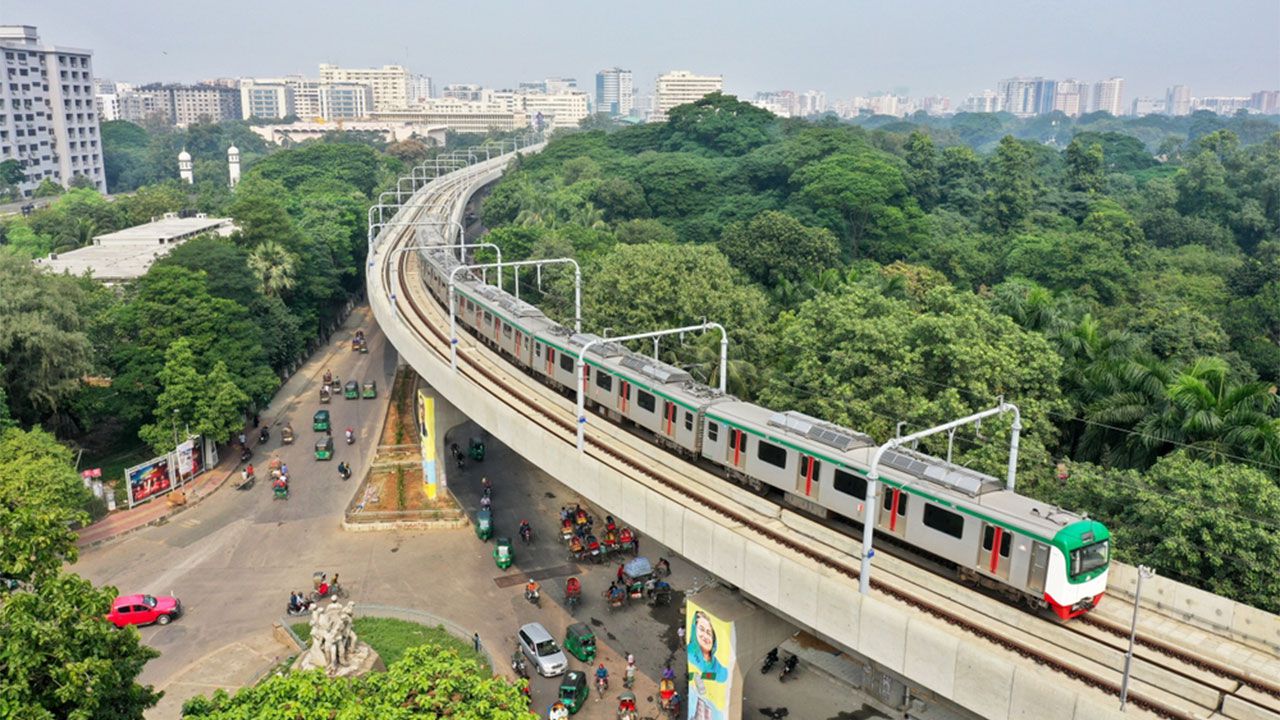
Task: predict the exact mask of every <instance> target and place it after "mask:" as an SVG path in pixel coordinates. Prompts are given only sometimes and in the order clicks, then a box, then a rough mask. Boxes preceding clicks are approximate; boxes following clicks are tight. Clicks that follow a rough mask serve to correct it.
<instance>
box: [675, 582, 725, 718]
mask: <svg viewBox="0 0 1280 720" xmlns="http://www.w3.org/2000/svg"><path fill="white" fill-rule="evenodd" d="M685 637H686V638H688V640H689V645H688V647H687V648H686V651H687V655H688V671H689V702H688V704H687V707H688V708H689V710H688V716H687V717H688V720H726V719H727V714H726V710H727V708H728V706H729V695H730V692H731V691H732V689H733V663H734V658H735V653H734V644H735V643H736V638H735V637H734V627H733V623H731V622H725V621H724V620H721V619H719V618H717V617H715V616H714V615H712V614H711V613H709V612H707V611H706V610H704V609H702V608H701V607H700V606H699V605H698V604H697V603H696V602H695V601H694V600H692V599H690V600H687V601H686V610H685Z"/></svg>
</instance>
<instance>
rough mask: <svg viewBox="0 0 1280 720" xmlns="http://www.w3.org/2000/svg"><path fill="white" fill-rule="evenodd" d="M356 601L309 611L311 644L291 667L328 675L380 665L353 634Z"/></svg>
mask: <svg viewBox="0 0 1280 720" xmlns="http://www.w3.org/2000/svg"><path fill="white" fill-rule="evenodd" d="M355 609H356V604H355V602H354V601H352V602H348V603H347V604H346V605H343V604H342V603H336V602H335V603H331V604H329V605H325V606H323V607H318V608H316V609H315V610H313V611H312V612H311V646H310V647H309V648H307V649H306V650H305V651H303V653H302V654H301V655H300V656H298V659H297V660H296V661H295V662H294V664H293V667H294V669H295V670H310V669H312V668H324V670H325V672H326V673H328V675H329V677H347V676H352V675H361V674H364V673H366V672H368V671H369V670H371V669H373V668H374V667H375V666H376V665H380V664H381V661H380V659H379V658H378V654H377V653H375V652H374V651H373V648H371V647H369V646H368V644H366V643H363V642H361V641H360V639H359V638H358V637H356V632H355V629H354V627H353V624H352V623H353V620H354V615H355Z"/></svg>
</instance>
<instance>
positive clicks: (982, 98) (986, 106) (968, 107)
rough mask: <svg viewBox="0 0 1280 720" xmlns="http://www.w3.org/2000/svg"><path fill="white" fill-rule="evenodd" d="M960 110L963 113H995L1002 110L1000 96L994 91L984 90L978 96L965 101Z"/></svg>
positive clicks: (971, 96) (972, 96)
mask: <svg viewBox="0 0 1280 720" xmlns="http://www.w3.org/2000/svg"><path fill="white" fill-rule="evenodd" d="M960 109H961V111H962V112H971V113H993V112H998V111H999V110H1000V94H999V93H997V92H996V91H994V90H983V91H982V92H981V93H978V94H977V95H970V96H969V97H967V98H965V99H964V103H963V104H961V106H960Z"/></svg>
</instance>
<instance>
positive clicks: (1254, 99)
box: [1249, 90, 1280, 115]
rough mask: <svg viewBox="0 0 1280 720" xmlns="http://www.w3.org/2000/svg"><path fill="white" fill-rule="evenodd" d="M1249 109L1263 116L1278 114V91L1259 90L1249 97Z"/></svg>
mask: <svg viewBox="0 0 1280 720" xmlns="http://www.w3.org/2000/svg"><path fill="white" fill-rule="evenodd" d="M1249 109H1250V110H1253V111H1254V112H1260V113H1262V114H1263V115H1275V114H1277V113H1280V90H1259V91H1258V92H1256V93H1254V94H1253V95H1250V96H1249Z"/></svg>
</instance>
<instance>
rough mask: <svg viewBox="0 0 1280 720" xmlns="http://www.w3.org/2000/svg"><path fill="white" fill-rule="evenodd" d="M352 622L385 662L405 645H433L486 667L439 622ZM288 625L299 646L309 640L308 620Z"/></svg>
mask: <svg viewBox="0 0 1280 720" xmlns="http://www.w3.org/2000/svg"><path fill="white" fill-rule="evenodd" d="M354 625H355V631H356V635H357V636H359V638H360V639H361V640H363V641H365V642H367V643H369V646H370V647H372V648H373V649H374V650H376V651H377V652H378V655H379V656H381V657H382V661H383V662H384V663H386V664H387V665H391V664H392V663H394V662H395V661H397V660H399V659H400V657H401V656H402V655H404V653H405V651H406V650H408V649H409V648H412V647H417V646H419V645H436V646H438V647H443V648H445V649H448V650H453V651H454V652H456V653H458V655H459V656H461V657H463V658H466V659H469V660H475V661H476V662H478V663H480V664H481V665H482V666H484V667H488V662H487V661H486V660H485V658H484V656H482V655H481V654H480V653H477V652H476V651H475V650H473V649H472V647H471V643H469V642H466V641H464V640H460V639H459V638H457V637H454V636H453V635H450V634H449V631H447V630H445V629H444V628H443V627H441V626H439V625H436V626H434V627H432V626H430V625H422V624H420V623H415V622H409V621H407V620H397V619H395V618H379V617H362V618H356V620H355V623H354ZM290 627H291V628H292V629H293V631H294V632H295V633H297V634H298V637H300V638H302V643H303V645H306V644H308V643H309V642H310V641H311V624H310V623H304V622H303V623H294V624H293V625H291V626H290Z"/></svg>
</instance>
